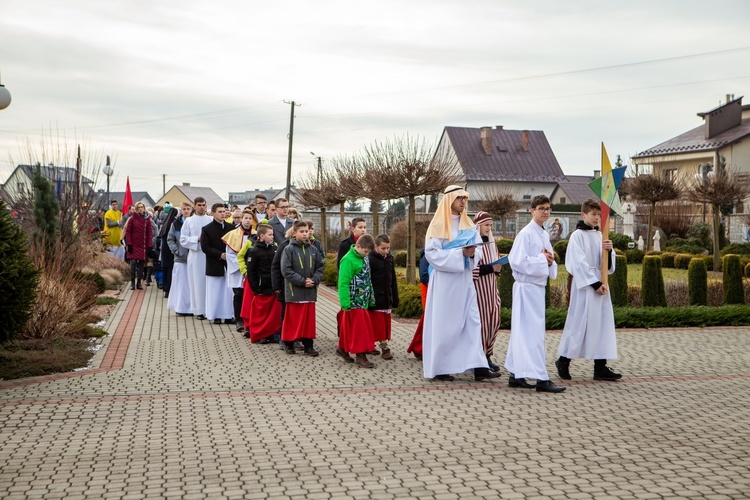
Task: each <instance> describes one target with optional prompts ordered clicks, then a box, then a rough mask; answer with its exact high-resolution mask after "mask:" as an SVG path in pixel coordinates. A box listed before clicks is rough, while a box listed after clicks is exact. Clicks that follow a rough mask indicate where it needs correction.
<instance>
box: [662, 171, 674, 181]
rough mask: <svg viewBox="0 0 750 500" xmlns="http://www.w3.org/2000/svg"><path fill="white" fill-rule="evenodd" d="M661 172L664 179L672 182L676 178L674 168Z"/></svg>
mask: <svg viewBox="0 0 750 500" xmlns="http://www.w3.org/2000/svg"><path fill="white" fill-rule="evenodd" d="M662 172H663V173H664V177H665V178H666V179H670V180H674V179H675V178H676V177H677V169H676V168H665V169H664V170H663V171H662Z"/></svg>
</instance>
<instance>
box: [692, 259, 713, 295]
mask: <svg viewBox="0 0 750 500" xmlns="http://www.w3.org/2000/svg"><path fill="white" fill-rule="evenodd" d="M688 290H689V293H690V305H691V306H705V305H708V266H707V265H706V261H705V259H703V258H697V259H692V260H691V261H690V265H689V266H688Z"/></svg>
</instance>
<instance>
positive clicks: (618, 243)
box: [609, 233, 633, 252]
mask: <svg viewBox="0 0 750 500" xmlns="http://www.w3.org/2000/svg"><path fill="white" fill-rule="evenodd" d="M609 239H610V240H612V246H614V247H615V248H616V249H618V250H622V251H623V252H624V251H625V250H628V243H633V238H631V237H630V236H627V235H625V234H620V233H609Z"/></svg>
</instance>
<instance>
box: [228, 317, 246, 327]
mask: <svg viewBox="0 0 750 500" xmlns="http://www.w3.org/2000/svg"><path fill="white" fill-rule="evenodd" d="M232 323H236V322H235V321H234V318H230V319H225V320H224V324H227V325H231V324H232ZM242 328H245V325H242Z"/></svg>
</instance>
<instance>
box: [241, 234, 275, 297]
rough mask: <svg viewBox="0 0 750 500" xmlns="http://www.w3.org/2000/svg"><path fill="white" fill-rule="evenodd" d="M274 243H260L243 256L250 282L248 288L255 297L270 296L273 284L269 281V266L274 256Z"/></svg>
mask: <svg viewBox="0 0 750 500" xmlns="http://www.w3.org/2000/svg"><path fill="white" fill-rule="evenodd" d="M276 248H278V245H276V243H271V244H270V245H269V244H268V243H264V242H262V241H261V242H260V243H256V244H255V246H254V247H253V248H251V249H250V250H248V252H247V253H246V254H245V262H246V263H247V278H248V279H249V280H250V288H252V289H253V293H255V294H256V295H272V294H273V283H272V281H271V266H272V265H273V260H274V257H275V256H276Z"/></svg>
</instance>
